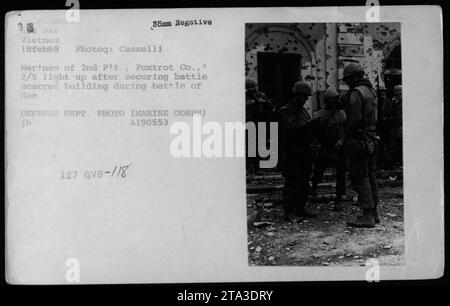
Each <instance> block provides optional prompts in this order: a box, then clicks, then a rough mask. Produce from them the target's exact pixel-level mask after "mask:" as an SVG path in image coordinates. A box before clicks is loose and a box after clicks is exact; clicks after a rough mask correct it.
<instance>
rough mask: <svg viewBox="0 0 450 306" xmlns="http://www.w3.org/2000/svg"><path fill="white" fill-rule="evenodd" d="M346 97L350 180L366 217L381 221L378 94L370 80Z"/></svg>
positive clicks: (355, 87)
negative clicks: (378, 170)
mask: <svg viewBox="0 0 450 306" xmlns="http://www.w3.org/2000/svg"><path fill="white" fill-rule="evenodd" d="M347 98H348V101H347V104H346V115H347V124H346V151H347V153H348V157H349V160H350V168H349V174H350V179H351V182H352V185H353V187H354V189H355V190H356V192H357V193H358V204H359V206H360V207H361V208H362V209H363V213H364V216H368V218H375V220H376V221H378V222H379V219H378V211H377V207H378V184H377V180H376V177H375V170H376V160H377V150H378V140H377V136H376V124H377V95H376V91H375V89H374V88H373V87H372V85H371V83H370V81H369V80H367V79H362V80H361V81H359V83H357V84H356V86H354V87H353V88H350V90H349V92H348V95H347ZM369 220H370V219H369ZM372 220H373V219H372ZM372 222H373V221H372Z"/></svg>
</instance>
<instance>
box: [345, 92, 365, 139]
mask: <svg viewBox="0 0 450 306" xmlns="http://www.w3.org/2000/svg"><path fill="white" fill-rule="evenodd" d="M361 105H362V101H361V98H360V95H359V94H358V93H357V92H356V91H354V92H353V93H352V94H351V95H350V99H349V101H348V105H347V108H346V111H345V114H346V116H347V120H346V125H345V126H346V129H345V130H346V133H345V134H346V136H348V135H349V134H352V133H355V132H356V131H357V130H358V129H359V128H360V125H361Z"/></svg>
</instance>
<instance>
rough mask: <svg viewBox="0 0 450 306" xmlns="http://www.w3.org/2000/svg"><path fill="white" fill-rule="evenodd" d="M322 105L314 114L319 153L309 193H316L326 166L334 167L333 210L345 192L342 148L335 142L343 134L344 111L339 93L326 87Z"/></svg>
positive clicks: (338, 208) (340, 207)
mask: <svg viewBox="0 0 450 306" xmlns="http://www.w3.org/2000/svg"><path fill="white" fill-rule="evenodd" d="M323 105H324V107H323V108H322V109H321V110H319V111H317V112H316V113H315V114H314V118H318V119H319V120H318V122H317V124H316V126H315V128H314V135H315V136H316V138H317V142H318V144H319V147H320V148H319V153H318V156H317V160H316V163H315V165H314V171H313V176H312V187H311V194H313V195H316V194H317V185H318V184H319V183H320V182H322V179H323V174H324V171H325V169H326V168H329V167H334V168H335V169H336V201H335V205H334V210H336V211H339V210H341V209H342V206H341V201H342V197H343V195H345V193H346V178H345V156H344V154H343V150H337V149H336V147H335V144H336V142H337V141H338V140H339V139H341V138H342V137H343V136H344V124H345V120H346V116H345V112H344V111H343V110H342V109H340V108H339V93H338V92H337V91H336V90H333V89H328V90H327V91H326V92H325V94H324V96H323Z"/></svg>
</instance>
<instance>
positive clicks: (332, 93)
mask: <svg viewBox="0 0 450 306" xmlns="http://www.w3.org/2000/svg"><path fill="white" fill-rule="evenodd" d="M337 97H339V93H338V92H337V91H336V90H334V89H328V90H327V91H325V94H324V95H323V102H325V104H327V105H328V104H330V103H333V102H336V99H337Z"/></svg>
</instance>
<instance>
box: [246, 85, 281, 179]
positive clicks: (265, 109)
mask: <svg viewBox="0 0 450 306" xmlns="http://www.w3.org/2000/svg"><path fill="white" fill-rule="evenodd" d="M273 116H274V105H273V103H272V102H271V101H270V100H269V99H268V98H267V97H266V95H265V94H264V93H262V92H261V91H259V90H258V83H257V82H256V80H255V79H253V78H250V77H247V78H246V79H245V119H246V122H253V123H255V126H256V132H258V131H257V130H258V129H259V127H258V122H265V123H266V127H267V126H268V124H267V123H269V122H271V121H272V117H273ZM256 135H258V134H256ZM269 135H270V132H267V131H266V136H267V137H268V136H269ZM267 140H268V139H266V141H267ZM247 142H248V140H247ZM266 143H267V142H266ZM247 147H248V143H247V144H246V148H247ZM258 161H259V159H258V158H257V157H248V156H247V168H248V170H249V171H250V172H256V171H257V170H258V168H259V167H258Z"/></svg>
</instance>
